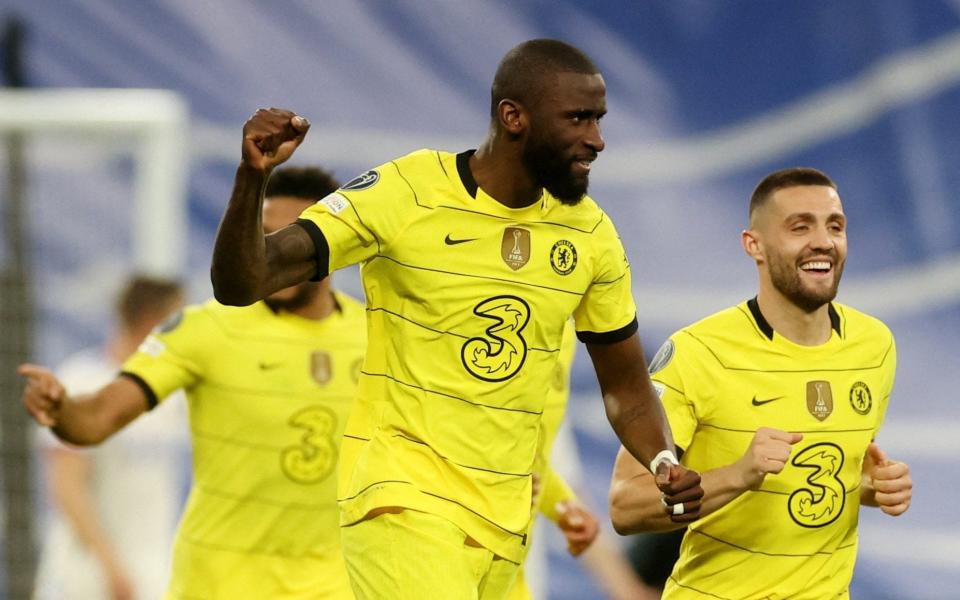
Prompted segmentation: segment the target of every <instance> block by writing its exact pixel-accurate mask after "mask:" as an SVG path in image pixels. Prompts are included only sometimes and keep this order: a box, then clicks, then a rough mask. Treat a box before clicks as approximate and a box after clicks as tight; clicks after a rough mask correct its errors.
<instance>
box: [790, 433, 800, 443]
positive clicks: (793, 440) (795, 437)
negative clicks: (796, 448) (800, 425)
mask: <svg viewBox="0 0 960 600" xmlns="http://www.w3.org/2000/svg"><path fill="white" fill-rule="evenodd" d="M802 439H803V434H802V433H791V434H790V440H789V441H790V443H791V444H796V443H797V442H799V441H800V440H802Z"/></svg>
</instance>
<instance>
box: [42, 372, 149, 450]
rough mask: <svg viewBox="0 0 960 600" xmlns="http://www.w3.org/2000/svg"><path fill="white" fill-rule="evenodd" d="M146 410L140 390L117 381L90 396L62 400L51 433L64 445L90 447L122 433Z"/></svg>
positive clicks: (120, 379) (120, 378)
mask: <svg viewBox="0 0 960 600" xmlns="http://www.w3.org/2000/svg"><path fill="white" fill-rule="evenodd" d="M147 406H148V405H147V398H146V396H145V394H144V392H143V390H141V389H140V387H139V386H138V385H137V384H136V383H134V382H132V381H130V380H129V379H128V378H126V377H118V378H117V379H115V380H114V381H113V382H112V383H110V384H108V385H107V386H105V387H103V388H101V389H100V390H99V391H97V392H96V393H94V394H86V395H82V396H75V397H67V398H64V399H63V403H62V404H61V406H60V410H59V414H58V416H57V419H56V421H57V424H56V425H55V426H53V427H51V430H52V431H53V433H55V434H56V436H57V437H58V438H60V439H61V440H63V441H65V442H67V443H70V444H73V445H75V446H91V445H95V444H99V443H100V442H102V441H104V440H105V439H107V438H108V437H110V436H111V435H113V434H114V433H116V432H117V431H120V430H121V429H123V428H124V427H125V426H126V425H127V424H128V423H130V421H133V420H134V419H135V418H137V417H138V416H139V415H141V414H143V413H144V412H145V411H146V409H147Z"/></svg>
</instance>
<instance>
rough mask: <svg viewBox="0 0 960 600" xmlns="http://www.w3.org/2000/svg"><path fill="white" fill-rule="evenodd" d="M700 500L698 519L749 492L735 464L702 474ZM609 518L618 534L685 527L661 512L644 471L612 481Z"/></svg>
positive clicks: (656, 492)
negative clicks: (701, 494)
mask: <svg viewBox="0 0 960 600" xmlns="http://www.w3.org/2000/svg"><path fill="white" fill-rule="evenodd" d="M700 485H701V487H702V488H703V494H704V495H703V498H702V499H701V505H700V517H701V518H702V517H705V516H707V515H709V514H711V513H713V512H714V511H717V510H719V509H720V508H722V507H724V506H726V505H727V504H729V503H730V502H732V501H733V500H734V499H736V498H737V497H738V496H740V494H742V493H744V492H745V491H747V490H748V489H749V486H748V485H747V483H746V481H745V479H744V477H743V475H742V471H741V469H740V468H739V467H738V466H737V465H736V464H733V465H728V466H726V467H720V468H718V469H713V470H711V471H707V472H705V473H702V474H701V481H700ZM610 519H611V521H613V527H614V529H616V531H617V533H619V534H621V535H629V534H633V533H642V532H656V531H672V530H674V529H680V528H682V527H684V526H685V525H686V524H685V523H675V522H673V521H672V520H671V519H670V515H668V514H667V512H666V510H664V506H663V502H661V493H660V490H659V489H657V485H656V483H654V479H653V476H652V475H650V474H649V473H648V472H647V471H646V469H644V470H643V472H642V473H639V474H637V475H636V476H634V477H633V478H631V479H616V478H615V479H614V482H613V485H611V487H610Z"/></svg>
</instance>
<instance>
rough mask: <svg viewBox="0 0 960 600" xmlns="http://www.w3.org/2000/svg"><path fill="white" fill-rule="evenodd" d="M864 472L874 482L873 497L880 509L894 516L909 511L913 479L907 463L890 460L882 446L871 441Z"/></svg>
mask: <svg viewBox="0 0 960 600" xmlns="http://www.w3.org/2000/svg"><path fill="white" fill-rule="evenodd" d="M863 472H864V473H865V474H866V475H867V476H868V477H869V478H870V481H871V483H872V484H873V489H874V496H873V498H874V500H875V501H876V503H877V506H879V507H880V510H882V511H883V512H885V513H887V514H888V515H891V516H893V517H898V516H900V515H902V514H903V513H905V512H907V509H908V508H910V500H911V499H912V498H913V481H912V480H911V479H910V467H908V466H907V464H906V463H902V462H898V461H892V460H889V459H888V458H887V455H886V454H885V453H884V452H883V450H881V449H880V446H878V445H876V444H873V443H871V444H870V445H869V446H867V456H866V458H865V460H864V466H863Z"/></svg>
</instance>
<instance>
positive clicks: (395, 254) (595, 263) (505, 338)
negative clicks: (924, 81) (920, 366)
mask: <svg viewBox="0 0 960 600" xmlns="http://www.w3.org/2000/svg"><path fill="white" fill-rule="evenodd" d="M469 157H470V153H462V154H460V155H454V154H451V153H446V152H436V151H431V150H422V151H419V152H415V153H413V154H411V155H408V156H405V157H403V158H400V159H397V160H395V161H392V162H390V163H387V164H385V165H383V166H381V167H379V168H377V169H375V170H373V171H369V172H368V173H366V174H364V175H362V176H361V177H358V178H357V179H355V180H354V181H351V182H350V183H348V184H347V185H345V186H344V187H343V188H342V189H341V190H339V191H338V192H336V193H335V194H332V195H331V196H328V197H327V198H325V199H324V200H323V201H321V202H320V203H318V204H317V205H316V206H315V207H314V208H311V209H309V210H308V211H306V212H305V213H304V214H303V215H302V219H301V221H300V222H301V224H302V225H303V226H304V227H305V229H307V231H308V232H310V233H311V235H312V236H313V238H314V242H315V244H316V245H317V247H318V249H319V248H329V268H330V270H331V271H333V270H335V269H338V268H340V267H343V266H345V265H348V264H353V263H358V262H359V263H362V270H361V276H362V279H363V282H364V289H365V291H366V295H367V315H368V329H369V335H370V337H369V340H370V341H369V346H368V354H367V359H366V363H365V364H364V368H363V373H362V376H361V379H360V392H359V398H358V403H357V407H356V410H355V412H354V413H353V416H352V417H351V420H350V422H349V424H348V425H347V430H346V434H345V440H344V446H343V448H344V451H343V463H342V465H341V480H340V488H339V495H340V501H341V510H342V512H341V522H342V523H343V524H349V523H351V522H354V521H356V520H358V519H361V518H363V516H364V515H365V514H366V513H367V512H368V511H369V510H370V509H372V508H376V507H378V506H404V507H407V508H413V509H418V510H424V511H427V512H431V513H434V514H439V515H441V516H444V517H446V518H448V519H450V520H452V521H454V522H455V523H456V524H457V525H459V526H460V528H461V529H463V530H464V531H466V532H467V533H468V534H469V535H471V536H472V537H474V538H475V539H477V540H478V541H480V542H481V543H482V544H483V545H484V546H486V547H488V548H490V549H491V550H493V551H494V552H496V553H497V554H499V555H501V556H505V557H507V558H510V559H512V560H519V558H520V557H521V555H522V553H521V549H522V545H523V543H524V542H525V535H524V533H525V531H526V526H527V522H528V520H529V518H530V492H531V473H532V471H533V466H534V461H535V460H536V454H537V446H538V440H539V437H540V427H541V415H542V413H543V408H544V399H545V397H546V393H547V390H548V389H549V388H550V385H551V378H552V376H553V373H554V365H555V363H556V360H557V355H558V351H559V348H560V342H561V338H562V332H563V329H564V323H565V322H566V320H567V319H568V318H569V317H570V315H573V316H574V318H575V321H576V328H577V331H578V335H579V336H580V337H581V339H584V340H588V341H593V342H595V343H604V342H615V341H620V340H622V339H625V338H626V337H629V336H630V335H632V334H633V332H634V331H635V330H636V319H635V316H636V309H635V307H634V303H633V300H632V296H631V291H630V276H629V267H628V265H627V262H626V258H625V255H624V251H623V247H622V245H621V243H620V240H619V238H618V237H617V234H616V231H615V230H614V228H613V225H612V224H611V223H610V220H609V218H608V217H607V216H606V215H605V214H604V213H603V211H601V210H600V208H599V207H598V206H597V205H596V204H595V203H594V201H593V200H592V199H590V198H589V197H587V198H584V199H583V201H582V202H581V203H580V204H579V205H576V206H567V205H564V204H562V203H560V202H559V201H558V200H556V199H555V198H553V197H551V196H550V195H549V194H547V193H546V192H544V195H543V197H542V198H541V200H540V201H538V202H536V203H534V204H533V205H532V206H529V207H526V208H522V209H510V208H507V207H505V206H503V205H502V204H500V203H499V202H497V201H496V200H494V199H493V198H491V197H489V196H487V195H486V194H485V193H484V191H483V190H482V189H480V188H478V187H477V184H476V182H475V181H474V180H473V177H472V176H471V174H470V170H469V166H468V161H469ZM320 254H322V253H321V252H319V251H318V255H320ZM325 258H326V257H325V256H324V257H323V259H325ZM323 259H320V260H323ZM598 410H600V408H599V406H598Z"/></svg>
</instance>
